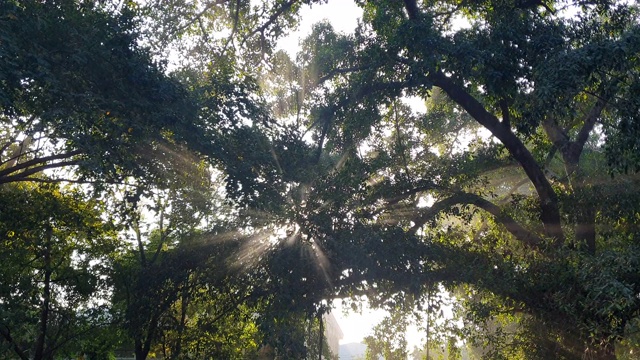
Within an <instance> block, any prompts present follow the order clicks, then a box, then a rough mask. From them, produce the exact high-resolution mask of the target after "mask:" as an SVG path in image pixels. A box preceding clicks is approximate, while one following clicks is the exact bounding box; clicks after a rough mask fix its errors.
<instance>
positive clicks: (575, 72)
mask: <svg viewBox="0 0 640 360" xmlns="http://www.w3.org/2000/svg"><path fill="white" fill-rule="evenodd" d="M359 4H360V5H361V6H362V8H363V9H364V18H363V22H362V23H361V25H360V27H359V29H358V30H357V32H356V34H355V35H353V36H344V35H340V34H335V33H333V31H332V30H331V29H330V27H328V26H327V25H320V26H318V27H316V28H315V30H314V32H313V33H312V35H311V37H310V39H309V40H307V44H308V46H307V47H306V48H305V49H304V50H305V52H303V53H301V55H300V57H299V58H298V63H297V65H296V66H297V67H298V69H299V70H296V71H297V73H300V74H302V73H305V71H309V73H314V74H315V75H316V77H315V78H314V79H317V80H316V81H315V83H313V86H312V87H311V88H312V91H309V92H307V94H309V95H308V96H307V97H305V98H301V100H303V101H305V105H304V106H302V107H300V108H301V109H302V112H301V117H302V118H303V119H304V122H303V123H302V126H307V127H309V128H311V129H312V130H311V131H312V132H313V137H312V140H311V141H312V142H313V143H312V144H309V143H305V141H303V140H302V138H303V134H304V130H300V129H296V130H295V131H292V132H290V134H291V135H290V139H291V141H292V142H295V141H298V143H299V144H302V145H301V146H300V147H299V149H301V150H302V151H300V153H299V154H300V155H299V156H298V157H297V159H301V158H304V159H305V161H302V162H300V163H298V164H299V166H298V167H297V169H299V170H298V171H297V173H300V172H303V170H301V169H305V170H304V173H305V174H313V175H312V176H309V177H306V178H303V179H295V180H294V178H293V177H289V176H290V173H296V170H292V171H291V172H289V171H288V170H289V169H288V168H287V167H285V166H281V167H276V165H275V164H273V165H269V166H273V167H274V170H273V173H275V174H276V175H273V178H275V179H276V181H284V182H286V183H288V184H290V185H289V187H288V189H290V190H288V193H289V194H291V195H290V196H291V199H293V201H292V205H293V207H294V209H295V210H294V211H292V212H289V213H282V214H285V215H284V216H285V217H284V218H280V219H281V220H280V219H277V220H276V221H278V220H279V221H280V223H281V224H288V225H287V226H288V227H289V228H290V229H292V231H293V232H294V233H297V234H300V236H302V238H304V239H306V240H307V241H309V242H310V243H311V244H313V246H314V247H315V248H317V249H320V250H321V251H322V253H323V256H324V258H325V259H326V264H328V265H327V266H325V267H324V269H323V271H325V274H327V275H328V279H329V280H328V281H327V285H326V286H327V287H328V288H330V289H332V291H331V292H332V294H333V295H332V296H350V295H353V294H367V295H369V296H372V297H375V296H378V297H379V299H380V301H382V302H383V301H385V298H389V296H390V295H391V294H394V293H397V292H398V291H402V292H406V293H409V294H420V293H423V292H424V291H425V289H427V288H428V286H426V285H428V284H433V283H442V284H444V285H445V286H446V287H447V288H448V289H450V290H454V289H456V288H457V287H458V286H459V285H461V284H467V285H468V286H469V287H468V288H467V289H468V295H465V296H461V301H467V305H468V306H467V309H468V310H469V311H468V312H467V319H468V320H470V321H472V322H482V321H483V320H482V319H486V318H490V317H492V316H494V315H496V314H497V313H504V312H507V313H513V314H525V316H531V317H532V318H533V319H535V322H537V323H538V324H539V325H540V326H538V328H544V329H547V333H546V335H549V337H547V338H546V339H547V340H548V341H545V342H542V343H541V344H543V346H545V347H546V348H545V350H544V351H543V352H544V353H546V354H549V352H550V353H552V354H553V356H555V357H557V358H562V357H564V358H579V357H581V356H583V354H585V353H587V354H589V355H588V356H593V357H596V358H614V357H615V354H614V345H615V343H616V342H617V341H618V340H619V339H622V338H624V337H625V336H626V334H627V331H630V330H631V328H630V327H633V323H634V321H633V320H634V319H635V317H636V313H637V309H638V306H639V305H640V303H639V301H638V299H637V297H636V296H635V294H638V293H639V290H640V289H638V288H637V286H636V285H635V284H637V279H636V277H635V275H633V274H636V273H637V271H636V270H637V264H638V262H637V257H636V255H634V254H635V253H636V250H635V249H636V248H637V237H636V235H635V233H634V232H633V231H630V229H631V228H633V227H634V226H635V224H636V220H634V219H635V215H634V214H636V213H637V207H636V206H635V205H634V204H633V203H631V202H629V201H627V200H628V199H635V198H636V196H637V191H636V190H635V189H636V180H635V176H633V175H628V172H629V171H634V170H635V169H636V166H637V163H636V160H635V159H636V157H635V155H633V150H631V149H634V146H636V145H635V140H633V139H632V137H634V136H635V135H633V134H635V130H634V129H635V125H634V124H635V123H636V122H637V116H638V111H637V109H638V101H637V97H635V96H633V95H631V94H632V93H633V91H635V90H634V89H637V86H638V82H637V79H638V76H637V75H638V70H639V68H638V60H637V59H638V56H637V55H638V52H639V50H640V41H639V38H638V33H639V32H638V25H639V24H638V21H637V19H638V17H637V14H638V10H637V8H636V7H635V5H633V4H628V3H625V2H616V1H593V2H589V3H583V2H568V3H566V4H565V3H559V2H507V1H492V0H488V1H481V2H474V3H464V2H455V1H452V2H431V1H426V2H417V1H412V0H406V1H403V2H397V1H382V2H369V1H361V2H359ZM567 9H571V11H573V12H575V15H574V17H573V18H572V17H567V16H564V14H565V13H566V11H568V10H567ZM457 18H463V19H465V20H466V21H467V22H468V26H462V27H459V26H458V25H457V24H456V23H454V20H455V19H457ZM610 54H617V56H615V58H613V59H610V61H604V59H608V58H609V56H610ZM294 73H295V72H294ZM296 81H300V82H301V81H302V80H295V79H294V80H293V81H292V82H293V83H294V85H295V82H296ZM285 88H286V86H285ZM297 88H303V87H302V86H299V87H297ZM405 96H417V97H420V98H422V99H424V100H425V101H426V102H427V108H428V110H427V113H426V114H416V113H414V112H413V111H411V109H409V108H407V107H406V106H404V105H403V103H402V99H403V97H405ZM289 103H292V104H295V106H298V104H299V101H296V102H289ZM285 106H286V104H285ZM283 113H284V112H283ZM289 113H291V112H289ZM296 113H297V112H296ZM478 129H483V131H485V134H486V133H488V134H489V135H488V136H483V135H481V132H480V131H478ZM296 131H298V132H296ZM460 134H462V135H464V136H463V137H464V138H466V139H464V142H466V143H468V145H466V146H460V147H457V148H456V146H455V144H456V143H459V142H460V140H461V139H460V136H459V135H460ZM630 134H631V135H630ZM308 138H309V137H307V139H308ZM274 143H276V141H274ZM274 148H275V157H276V158H277V159H278V160H282V161H283V162H285V163H291V161H292V159H294V158H293V157H290V156H287V155H289V153H285V152H283V153H279V152H278V148H277V147H276V146H274ZM285 154H286V155H285ZM273 173H272V174H273ZM611 175H614V177H613V178H612V177H611ZM512 180H515V181H512ZM274 183H277V184H278V185H279V184H280V183H279V182H274ZM621 184H627V185H626V186H623V187H622V186H621ZM285 189H287V187H285ZM300 193H301V194H303V195H302V196H297V195H294V194H300ZM292 205H289V204H287V206H289V207H291V206H292ZM271 211H272V212H273V213H277V211H276V210H271ZM621 219H623V220H621ZM621 221H622V223H624V224H625V225H624V226H621ZM629 226H630V227H629ZM415 298H420V296H416V297H415ZM473 303H479V304H481V305H483V306H480V307H478V306H476V307H473ZM538 334H540V333H538ZM525 340H526V341H528V342H529V344H532V343H535V339H533V338H529V339H528V340H527V339H525ZM529 355H530V356H531V357H534V356H536V354H535V353H532V354H529Z"/></svg>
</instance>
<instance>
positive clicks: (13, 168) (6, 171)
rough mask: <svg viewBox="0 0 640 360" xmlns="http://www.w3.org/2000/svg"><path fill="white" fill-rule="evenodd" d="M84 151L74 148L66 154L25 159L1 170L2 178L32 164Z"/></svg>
mask: <svg viewBox="0 0 640 360" xmlns="http://www.w3.org/2000/svg"><path fill="white" fill-rule="evenodd" d="M81 153H82V151H80V150H74V151H70V152H67V153H64V154H56V155H51V156H45V157H41V158H35V159H31V160H29V161H25V162H23V163H19V164H16V165H14V166H11V167H9V168H7V169H4V170H0V178H2V177H3V176H5V175H8V174H11V173H14V172H16V171H19V170H22V169H26V168H28V167H30V166H34V165H38V164H43V163H46V162H48V161H53V160H61V159H68V158H70V157H73V156H75V155H79V154H81ZM0 182H2V180H0Z"/></svg>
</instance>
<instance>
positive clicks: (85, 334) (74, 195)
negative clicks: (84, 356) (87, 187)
mask: <svg viewBox="0 0 640 360" xmlns="http://www.w3.org/2000/svg"><path fill="white" fill-rule="evenodd" d="M0 202H1V203H2V211H0V234H2V238H1V239H2V248H1V249H0V258H2V264H3V265H2V269H3V271H2V276H1V277H0V287H1V288H2V292H1V294H2V296H1V297H0V336H2V341H1V342H0V344H1V345H2V346H1V347H0V351H2V354H4V355H3V356H5V357H10V358H16V357H17V358H20V359H25V360H26V359H38V360H40V359H53V358H54V357H58V356H74V355H77V354H79V353H80V352H81V351H82V350H86V351H87V352H90V351H97V350H98V348H97V347H96V345H97V343H98V341H95V340H94V341H90V339H92V338H94V339H95V337H96V336H99V335H101V332H102V331H103V330H104V329H106V328H108V327H109V326H110V325H111V324H112V319H111V318H110V317H109V314H108V312H107V310H106V309H105V307H104V306H103V305H101V304H100V303H101V302H104V301H105V300H106V297H105V293H106V292H108V290H109V288H110V284H109V283H108V280H107V279H108V274H109V270H108V269H109V267H110V264H111V259H112V256H113V254H114V252H115V250H116V248H117V247H118V246H119V243H118V239H117V236H116V232H115V227H114V226H113V224H109V223H107V222H104V221H103V220H102V219H101V218H100V216H101V204H100V203H99V202H97V201H93V200H90V199H87V198H86V197H85V196H84V195H83V194H82V193H81V192H79V191H74V190H70V189H61V188H59V187H58V186H57V185H49V184H45V185H41V186H30V185H7V186H4V187H2V189H1V190H0ZM82 343H85V347H84V349H82V348H80V346H74V345H73V344H82ZM110 345H111V346H113V345H114V344H106V346H107V349H106V350H107V351H108V350H110V348H109V346H110ZM103 350H105V349H103Z"/></svg>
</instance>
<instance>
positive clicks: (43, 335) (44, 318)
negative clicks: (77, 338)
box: [33, 229, 52, 360]
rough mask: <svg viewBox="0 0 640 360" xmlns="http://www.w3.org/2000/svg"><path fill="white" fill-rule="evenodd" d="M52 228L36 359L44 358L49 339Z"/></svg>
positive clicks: (46, 247)
mask: <svg viewBox="0 0 640 360" xmlns="http://www.w3.org/2000/svg"><path fill="white" fill-rule="evenodd" d="M51 232H52V230H51V229H48V230H47V234H46V235H45V237H46V238H45V244H44V279H43V284H44V288H43V290H42V308H41V310H40V328H39V333H38V340H36V345H35V349H34V355H33V359H34V360H42V359H44V352H45V351H44V348H45V345H46V340H47V325H48V322H49V307H50V304H49V303H50V301H51V237H52V233H51Z"/></svg>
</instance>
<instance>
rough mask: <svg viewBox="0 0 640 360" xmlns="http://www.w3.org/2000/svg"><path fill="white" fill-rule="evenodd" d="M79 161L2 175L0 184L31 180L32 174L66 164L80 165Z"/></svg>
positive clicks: (62, 162)
mask: <svg viewBox="0 0 640 360" xmlns="http://www.w3.org/2000/svg"><path fill="white" fill-rule="evenodd" d="M79 162H80V161H79V160H71V161H61V162H57V163H53V164H47V165H42V166H37V167H33V168H30V169H27V170H25V171H23V172H21V173H19V174H15V175H10V176H5V177H0V184H6V183H11V182H18V181H30V180H31V178H29V176H30V175H33V174H36V173H39V172H42V171H44V170H47V169H56V168H61V167H65V166H72V165H78V163H79Z"/></svg>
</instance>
